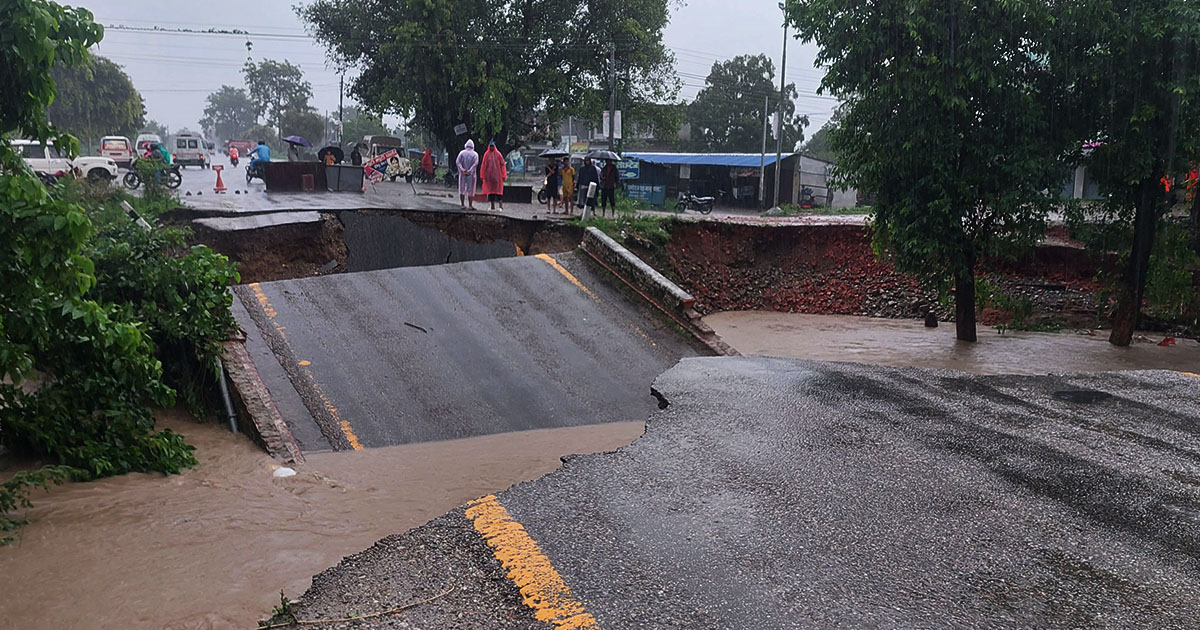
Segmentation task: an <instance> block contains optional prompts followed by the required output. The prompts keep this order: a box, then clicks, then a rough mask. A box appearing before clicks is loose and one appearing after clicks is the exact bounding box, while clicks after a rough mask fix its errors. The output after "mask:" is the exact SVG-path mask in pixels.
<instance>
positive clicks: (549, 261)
mask: <svg viewBox="0 0 1200 630" xmlns="http://www.w3.org/2000/svg"><path fill="white" fill-rule="evenodd" d="M534 258H537V259H538V260H540V261H542V262H544V263H546V264H548V265H550V266H551V267H554V268H555V269H557V270H558V273H561V274H562V275H563V277H564V278H566V279H567V280H570V281H571V284H573V285H575V286H577V287H579V290H580V291H583V292H584V293H586V294H588V297H590V298H592V299H593V300H596V301H597V302H599V301H600V298H598V297H596V294H595V293H592V290H591V289H589V288H587V287H585V286H583V283H582V282H580V281H579V278H576V277H575V276H574V275H573V274H572V273H571V272H570V271H567V268H566V267H563V266H562V265H561V264H559V262H558V261H557V260H554V258H553V257H552V256H550V255H549V254H538V255H537V256H534Z"/></svg>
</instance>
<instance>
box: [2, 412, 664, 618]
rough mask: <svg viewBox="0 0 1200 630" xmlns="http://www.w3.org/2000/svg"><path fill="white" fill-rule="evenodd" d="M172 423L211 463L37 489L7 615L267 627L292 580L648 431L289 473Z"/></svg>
mask: <svg viewBox="0 0 1200 630" xmlns="http://www.w3.org/2000/svg"><path fill="white" fill-rule="evenodd" d="M160 425H161V426H165V427H169V428H172V429H175V430H176V431H179V432H181V433H183V434H184V435H185V436H186V437H187V438H188V441H189V442H190V443H191V444H193V445H195V446H196V447H197V452H196V455H197V457H198V459H199V460H200V465H199V466H198V467H197V468H195V469H192V470H188V471H186V472H184V473H183V474H181V475H175V476H171V477H164V476H162V475H146V474H137V475H125V476H123V477H117V478H111V479H102V480H99V481H95V482H91V483H79V484H70V485H67V486H63V487H60V488H54V489H52V490H51V492H50V493H48V494H46V493H41V492H38V493H35V495H34V497H33V499H34V504H35V507H34V508H33V509H32V510H29V511H28V513H27V514H26V516H27V517H28V518H29V519H31V520H32V522H31V523H30V524H29V525H26V526H25V527H24V529H23V530H22V532H21V535H20V539H19V540H18V541H17V542H15V543H14V544H12V545H11V546H8V547H0V593H3V596H0V627H2V628H14V629H16V628H19V629H22V630H29V629H37V628H55V629H64V628H171V629H179V630H182V629H185V628H186V629H199V628H205V629H207V628H253V627H255V626H256V621H257V620H258V619H260V618H262V617H263V616H264V613H269V612H270V609H271V606H272V605H273V604H275V603H278V601H279V591H280V589H282V590H283V591H284V593H286V594H287V595H288V596H289V597H292V598H295V597H296V596H298V595H300V594H301V593H303V592H304V591H305V590H306V589H307V588H308V586H309V584H310V579H311V577H312V576H313V575H314V574H316V573H319V572H320V571H322V570H324V569H326V568H328V567H331V566H333V565H335V564H337V563H338V562H339V561H340V560H341V558H342V557H343V556H346V555H350V554H353V553H356V552H358V551H360V550H362V549H364V548H366V547H368V546H370V545H371V544H372V543H373V542H374V541H376V540H378V539H379V538H382V537H384V536H387V535H389V534H394V533H400V532H403V531H405V530H408V529H410V528H412V527H415V526H418V525H421V524H422V523H425V522H426V521H428V520H430V519H432V518H435V517H437V516H440V515H441V514H443V513H445V512H446V511H448V510H450V509H453V508H454V507H456V506H458V505H461V504H463V503H465V502H467V501H469V500H471V499H474V498H476V497H479V496H483V495H485V494H489V493H492V492H497V491H500V490H503V489H504V488H507V487H508V486H510V485H512V484H514V483H517V482H519V481H524V480H530V479H535V478H537V477H539V476H541V475H543V474H546V473H548V472H550V471H553V470H554V469H556V468H558V466H559V465H560V461H559V458H560V457H561V456H563V455H568V454H571V453H591V452H600V451H609V450H613V449H616V448H618V447H620V446H623V445H626V444H628V443H630V442H632V441H633V440H634V439H636V438H637V437H638V436H640V435H641V434H642V431H643V428H644V424H643V423H641V422H627V423H618V424H608V425H600V426H587V427H577V428H567V429H547V430H539V431H529V432H524V433H511V434H505V435H493V436H485V437H479V438H471V439H465V440H456V441H452V442H435V443H425V444H414V445H406V446H399V447H390V448H382V449H371V450H366V451H361V452H353V453H319V454H315V455H311V456H309V457H308V462H307V463H306V464H304V465H302V466H298V467H297V469H298V473H299V474H298V475H296V476H295V477H291V478H282V479H277V478H274V477H272V472H273V470H274V469H275V468H276V467H277V466H278V464H277V463H276V462H275V461H274V460H272V459H271V458H269V457H267V456H266V455H265V454H263V453H262V452H261V451H260V450H259V449H258V448H257V447H256V446H254V445H253V444H252V443H250V442H249V441H248V440H247V439H246V438H244V437H242V436H239V435H233V434H230V433H228V432H226V431H224V430H222V429H221V428H220V427H219V426H217V425H201V424H196V423H193V422H191V421H189V420H187V419H185V418H184V417H182V416H181V415H180V414H178V413H176V412H171V413H168V414H165V416H164V417H163V418H162V421H161V422H160ZM3 470H4V468H3V463H2V462H0V478H3V477H4V476H5V475H4V473H3V472H2V471H3Z"/></svg>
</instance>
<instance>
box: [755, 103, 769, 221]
mask: <svg viewBox="0 0 1200 630" xmlns="http://www.w3.org/2000/svg"><path fill="white" fill-rule="evenodd" d="M770 110H771V97H769V96H764V97H763V147H762V155H760V156H758V157H759V160H758V203H759V205H761V206H766V205H767V120H769V119H770V118H771V114H770V113H769V112H770Z"/></svg>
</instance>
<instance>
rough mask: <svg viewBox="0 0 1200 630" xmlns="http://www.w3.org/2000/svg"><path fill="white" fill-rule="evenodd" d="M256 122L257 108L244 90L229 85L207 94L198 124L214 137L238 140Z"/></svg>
mask: <svg viewBox="0 0 1200 630" xmlns="http://www.w3.org/2000/svg"><path fill="white" fill-rule="evenodd" d="M257 122H258V108H257V106H256V105H255V104H254V101H251V100H250V97H249V96H248V95H247V94H246V90H243V89H241V88H235V87H232V86H229V85H222V86H221V89H219V90H217V91H216V92H213V93H212V94H209V95H208V98H207V99H206V101H205V106H204V117H203V118H201V119H200V126H201V127H202V128H204V129H205V130H206V131H207V132H208V133H209V134H210V135H212V136H213V137H214V138H220V139H222V140H239V139H242V138H243V136H245V135H246V131H247V130H249V129H250V128H251V127H253V126H254V124H255V123H257Z"/></svg>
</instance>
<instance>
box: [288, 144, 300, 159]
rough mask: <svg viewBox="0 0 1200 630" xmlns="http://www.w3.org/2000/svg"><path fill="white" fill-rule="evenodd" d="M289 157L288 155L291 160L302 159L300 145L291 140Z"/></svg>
mask: <svg viewBox="0 0 1200 630" xmlns="http://www.w3.org/2000/svg"><path fill="white" fill-rule="evenodd" d="M287 157H288V161H289V162H299V161H300V145H298V144H295V143H292V142H289V143H288V152H287Z"/></svg>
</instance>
